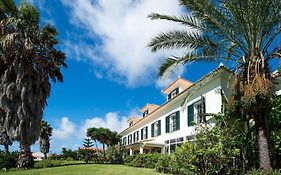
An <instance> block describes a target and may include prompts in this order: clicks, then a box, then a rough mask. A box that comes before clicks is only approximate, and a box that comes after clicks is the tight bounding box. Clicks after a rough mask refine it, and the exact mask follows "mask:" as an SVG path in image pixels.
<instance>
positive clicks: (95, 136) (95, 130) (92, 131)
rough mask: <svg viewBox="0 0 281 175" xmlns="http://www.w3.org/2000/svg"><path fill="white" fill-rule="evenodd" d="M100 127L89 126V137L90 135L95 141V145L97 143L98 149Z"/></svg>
mask: <svg viewBox="0 0 281 175" xmlns="http://www.w3.org/2000/svg"><path fill="white" fill-rule="evenodd" d="M98 131H99V130H98V128H95V127H93V128H88V129H87V137H90V138H91V139H92V140H93V141H94V142H95V145H96V149H97V150H98V144H97V141H98V134H99V132H98Z"/></svg>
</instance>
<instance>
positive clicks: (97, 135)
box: [87, 127, 121, 158]
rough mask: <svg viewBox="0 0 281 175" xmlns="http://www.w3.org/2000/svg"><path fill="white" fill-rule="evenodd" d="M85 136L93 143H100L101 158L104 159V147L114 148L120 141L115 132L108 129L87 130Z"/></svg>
mask: <svg viewBox="0 0 281 175" xmlns="http://www.w3.org/2000/svg"><path fill="white" fill-rule="evenodd" d="M87 136H88V137H90V138H91V139H92V140H94V141H95V142H97V141H98V142H100V143H102V145H103V156H104V158H105V157H106V155H105V154H106V153H105V145H107V146H108V147H109V146H111V147H114V146H115V145H117V144H118V143H119V141H120V139H121V136H119V135H118V133H117V132H115V131H111V130H110V129H108V128H102V127H101V128H95V127H93V128H88V129H87Z"/></svg>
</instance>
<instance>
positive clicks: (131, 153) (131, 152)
mask: <svg viewBox="0 0 281 175" xmlns="http://www.w3.org/2000/svg"><path fill="white" fill-rule="evenodd" d="M131 155H133V150H132V148H130V156H131Z"/></svg>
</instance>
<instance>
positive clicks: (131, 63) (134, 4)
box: [61, 0, 181, 87]
mask: <svg viewBox="0 0 281 175" xmlns="http://www.w3.org/2000/svg"><path fill="white" fill-rule="evenodd" d="M61 1H62V2H63V4H64V5H65V6H67V7H69V8H70V10H71V16H70V17H69V18H70V20H71V21H72V24H73V25H75V26H77V27H79V28H82V29H85V30H86V31H87V40H88V41H89V40H92V41H93V43H95V45H94V44H93V45H89V43H85V42H83V41H82V40H83V39H80V41H78V42H77V41H72V39H73V38H72V37H70V38H69V39H68V40H67V41H66V45H65V46H66V52H67V55H68V56H73V55H74V57H75V58H76V59H77V60H84V59H86V60H87V61H90V62H91V63H92V64H95V65H98V66H101V67H102V69H103V74H106V77H107V78H108V77H109V78H111V79H113V80H116V81H118V82H121V83H123V84H126V85H127V86H129V87H136V86H140V85H146V84H148V83H151V81H152V82H154V81H155V79H156V71H157V68H158V66H159V65H160V63H161V60H162V59H163V57H165V55H164V53H151V51H150V50H149V48H147V44H148V43H149V41H150V40H151V38H152V37H153V36H155V35H156V34H158V33H159V32H163V31H168V30H172V29H175V28H179V26H178V25H175V24H174V23H173V24H171V23H169V22H167V21H162V20H161V21H159V20H158V21H151V20H150V19H148V18H147V16H148V15H149V14H151V13H152V12H158V13H163V14H170V15H179V14H180V13H181V9H180V7H179V5H178V0H138V1H136V0H114V1H112V0H95V1H94V0H73V1H69V0H61ZM81 33H82V34H81V35H85V31H82V32H81ZM82 37H85V36H82ZM97 37H98V38H99V42H98V44H97V43H96V38H97ZM170 54H171V53H166V55H170ZM104 70H105V71H104ZM104 72H106V73H104ZM97 75H99V77H104V76H101V73H100V74H97ZM116 77H117V78H116Z"/></svg>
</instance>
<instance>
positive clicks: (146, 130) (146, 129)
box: [145, 126, 148, 139]
mask: <svg viewBox="0 0 281 175" xmlns="http://www.w3.org/2000/svg"><path fill="white" fill-rule="evenodd" d="M147 138H148V126H147V127H145V139H147Z"/></svg>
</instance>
